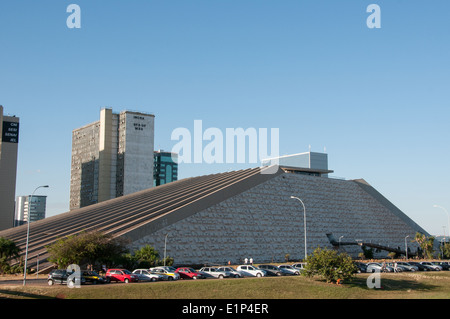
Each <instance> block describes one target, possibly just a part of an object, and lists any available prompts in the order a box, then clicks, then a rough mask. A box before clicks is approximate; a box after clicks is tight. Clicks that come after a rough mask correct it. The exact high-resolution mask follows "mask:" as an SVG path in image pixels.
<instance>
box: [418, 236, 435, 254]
mask: <svg viewBox="0 0 450 319" xmlns="http://www.w3.org/2000/svg"><path fill="white" fill-rule="evenodd" d="M414 240H415V241H416V242H417V243H418V244H419V246H420V248H421V251H422V254H423V257H425V258H428V259H431V258H433V246H434V237H433V236H431V237H427V236H425V235H424V234H422V233H416V236H415V237H414Z"/></svg>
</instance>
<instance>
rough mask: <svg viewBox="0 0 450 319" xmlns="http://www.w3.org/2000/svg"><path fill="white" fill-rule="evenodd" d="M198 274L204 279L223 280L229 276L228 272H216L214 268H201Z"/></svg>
mask: <svg viewBox="0 0 450 319" xmlns="http://www.w3.org/2000/svg"><path fill="white" fill-rule="evenodd" d="M198 272H199V273H201V274H202V275H204V276H205V277H206V278H219V279H223V278H228V277H230V276H231V273H230V272H228V271H221V270H218V269H217V268H216V267H203V268H201V269H200V270H199V271H198Z"/></svg>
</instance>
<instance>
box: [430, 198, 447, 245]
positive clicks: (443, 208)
mask: <svg viewBox="0 0 450 319" xmlns="http://www.w3.org/2000/svg"><path fill="white" fill-rule="evenodd" d="M433 207H438V208H441V209H442V210H444V212H446V213H447V218H448V229H449V230H450V214H449V213H448V211H447V210H446V209H445V207H442V206H439V205H433ZM444 241H445V234H444Z"/></svg>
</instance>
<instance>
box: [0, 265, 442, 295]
mask: <svg viewBox="0 0 450 319" xmlns="http://www.w3.org/2000/svg"><path fill="white" fill-rule="evenodd" d="M368 276H369V274H358V275H356V276H355V279H354V280H353V281H351V282H346V283H344V284H343V285H336V284H328V283H325V282H324V281H321V280H317V279H308V278H304V277H302V276H296V277H281V278H280V277H267V278H245V279H223V280H218V279H204V280H179V281H177V282H156V283H144V282H141V283H130V284H122V283H114V284H108V285H96V286H93V285H83V286H81V288H72V289H71V288H68V287H67V286H65V285H56V286H52V287H50V286H31V285H30V286H26V287H23V286H21V285H16V286H7V285H2V286H0V298H8V299H49V298H51V299H53V298H64V299H191V298H192V299H449V298H450V271H449V272H447V271H445V272H444V271H442V272H428V273H422V272H417V273H400V274H398V273H397V274H382V275H381V288H380V289H369V288H368V287H367V285H366V279H367V277H368Z"/></svg>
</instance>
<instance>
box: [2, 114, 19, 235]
mask: <svg viewBox="0 0 450 319" xmlns="http://www.w3.org/2000/svg"><path fill="white" fill-rule="evenodd" d="M0 132H1V134H2V135H1V138H0V230H4V229H7V228H11V227H13V226H14V199H15V194H16V175H17V149H18V145H19V144H18V143H19V118H18V117H15V116H6V115H4V114H3V106H1V105H0Z"/></svg>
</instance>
